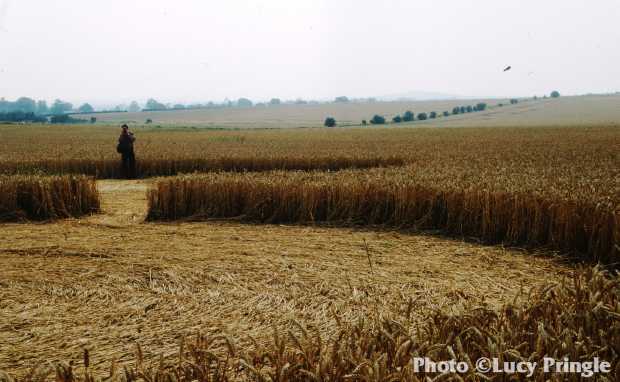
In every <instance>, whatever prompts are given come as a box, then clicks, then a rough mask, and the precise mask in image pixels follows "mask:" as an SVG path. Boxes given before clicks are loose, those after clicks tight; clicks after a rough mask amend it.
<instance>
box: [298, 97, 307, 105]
mask: <svg viewBox="0 0 620 382" xmlns="http://www.w3.org/2000/svg"><path fill="white" fill-rule="evenodd" d="M307 103H308V101H306V100H303V99H301V98H297V99H296V100H295V105H305V104H307Z"/></svg>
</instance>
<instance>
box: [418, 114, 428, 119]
mask: <svg viewBox="0 0 620 382" xmlns="http://www.w3.org/2000/svg"><path fill="white" fill-rule="evenodd" d="M427 118H428V115H426V113H420V114H418V121H426V119H427Z"/></svg>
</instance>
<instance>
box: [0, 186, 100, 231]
mask: <svg viewBox="0 0 620 382" xmlns="http://www.w3.org/2000/svg"><path fill="white" fill-rule="evenodd" d="M98 210H99V195H98V193H97V187H96V185H95V181H94V179H92V178H89V177H85V176H0V221H16V220H49V219H59V218H67V217H78V216H81V215H85V214H89V213H93V212H96V211H98Z"/></svg>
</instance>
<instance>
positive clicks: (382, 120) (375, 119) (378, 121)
mask: <svg viewBox="0 0 620 382" xmlns="http://www.w3.org/2000/svg"><path fill="white" fill-rule="evenodd" d="M370 123H372V124H373V125H383V124H384V123H385V117H383V116H381V115H378V114H375V115H374V116H373V117H372V119H371V120H370Z"/></svg>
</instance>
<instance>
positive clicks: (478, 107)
mask: <svg viewBox="0 0 620 382" xmlns="http://www.w3.org/2000/svg"><path fill="white" fill-rule="evenodd" d="M486 108H487V104H486V103H484V102H478V103H477V104H476V111H483V110H485V109H486Z"/></svg>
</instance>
